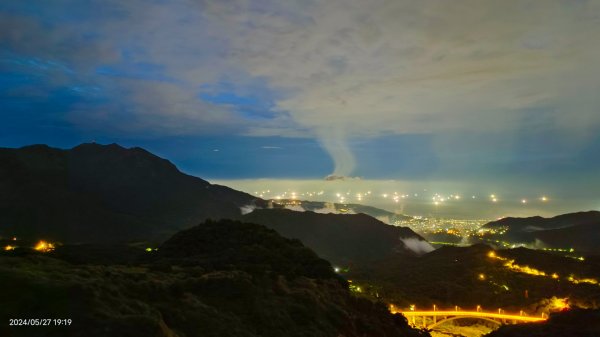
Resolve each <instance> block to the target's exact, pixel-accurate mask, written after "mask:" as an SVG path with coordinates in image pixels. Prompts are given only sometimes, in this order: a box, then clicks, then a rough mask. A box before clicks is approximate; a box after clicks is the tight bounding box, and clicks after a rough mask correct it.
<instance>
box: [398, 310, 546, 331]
mask: <svg viewBox="0 0 600 337" xmlns="http://www.w3.org/2000/svg"><path fill="white" fill-rule="evenodd" d="M391 311H392V313H399V314H402V315H404V316H405V317H406V318H407V319H408V320H409V322H412V324H413V325H417V322H419V323H420V324H419V325H420V326H421V327H428V328H434V327H435V326H437V325H440V324H442V323H444V322H446V321H451V320H455V319H460V318H480V319H484V320H486V321H492V322H494V323H496V324H498V325H501V324H516V323H529V322H542V321H545V320H546V318H545V317H535V316H523V315H511V314H505V313H493V312H484V311H456V310H454V311H451V310H448V311H437V310H436V311H433V310H432V311H412V310H411V311H399V310H391ZM417 318H418V320H417ZM428 319H430V321H431V322H430V324H428ZM438 319H439V320H438Z"/></svg>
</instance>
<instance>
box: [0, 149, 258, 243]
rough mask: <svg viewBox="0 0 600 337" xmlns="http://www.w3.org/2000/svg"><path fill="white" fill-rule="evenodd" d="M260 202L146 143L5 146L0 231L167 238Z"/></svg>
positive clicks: (97, 238) (87, 238)
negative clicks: (182, 166)
mask: <svg viewBox="0 0 600 337" xmlns="http://www.w3.org/2000/svg"><path fill="white" fill-rule="evenodd" d="M263 202H264V201H263V200H260V199H257V198H255V197H253V196H251V195H249V194H246V193H242V192H239V191H235V190H232V189H230V188H228V187H224V186H219V185H212V184H210V183H208V182H206V181H204V180H202V179H200V178H196V177H192V176H189V175H186V174H183V173H182V172H180V171H179V170H178V169H177V168H176V167H175V166H174V165H173V164H172V163H171V162H169V161H167V160H165V159H162V158H159V157H157V156H155V155H153V154H151V153H149V152H147V151H145V150H143V149H141V148H131V149H126V148H123V147H121V146H119V145H116V144H111V145H98V144H82V145H80V146H77V147H75V148H73V149H70V150H60V149H54V148H50V147H48V146H45V145H34V146H27V147H23V148H20V149H0V231H1V233H0V235H5V236H7V235H10V236H13V235H15V236H18V237H32V236H36V237H44V238H49V239H56V240H61V241H67V242H73V241H75V242H77V241H83V242H116V241H126V240H136V239H144V240H148V239H153V238H164V237H165V235H168V234H172V233H173V232H174V231H175V230H178V229H181V228H184V227H189V226H192V225H193V224H196V223H198V222H200V221H202V220H204V219H207V218H213V219H219V218H235V217H238V216H239V215H240V209H239V207H240V206H242V205H247V204H259V205H260V204H261V203H263Z"/></svg>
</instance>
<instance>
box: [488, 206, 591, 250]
mask: <svg viewBox="0 0 600 337" xmlns="http://www.w3.org/2000/svg"><path fill="white" fill-rule="evenodd" d="M484 228H489V229H500V228H504V229H506V232H505V233H504V234H503V235H501V236H498V238H500V239H502V240H505V241H511V242H525V243H533V242H535V241H541V242H538V244H542V245H546V246H549V247H552V248H563V249H565V248H566V249H570V248H573V249H575V250H576V251H581V252H584V253H594V254H598V253H600V246H598V242H600V241H599V240H600V212H598V211H589V212H578V213H569V214H563V215H559V216H555V217H553V218H543V217H539V216H536V217H530V218H504V219H501V220H498V221H493V222H490V223H488V224H486V225H484ZM507 239H508V240H507Z"/></svg>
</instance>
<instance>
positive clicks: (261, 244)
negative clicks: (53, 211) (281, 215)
mask: <svg viewBox="0 0 600 337" xmlns="http://www.w3.org/2000/svg"><path fill="white" fill-rule="evenodd" d="M64 248H66V247H59V248H57V251H56V253H55V254H49V256H40V255H41V254H36V253H30V254H29V255H23V253H21V254H16V253H15V252H14V251H13V252H0V300H1V302H2V305H1V306H0V317H36V318H37V317H40V318H44V317H61V318H68V319H71V320H72V323H71V325H69V326H54V325H50V326H38V327H31V326H12V327H11V326H9V325H8V324H3V325H1V326H0V335H2V336H18V337H20V336H34V335H35V336H40V337H44V336H71V337H80V336H85V337H105V336H106V337H108V336H124V337H125V336H129V337H142V336H143V337H146V336H155V337H177V336H181V337H183V336H187V337H195V336H198V337H200V336H202V337H217V336H219V337H220V336H232V337H255V336H256V337H257V336H261V337H280V336H288V337H304V336H311V337H338V336H346V337H362V336H371V337H400V336H402V337H419V336H422V337H426V336H429V334H428V333H426V332H422V331H419V330H414V329H411V328H410V327H409V326H408V323H407V321H406V319H405V318H404V317H403V316H401V315H398V314H396V315H392V314H390V313H389V311H388V310H387V308H386V306H385V305H383V304H382V303H377V302H372V301H370V300H368V299H365V298H362V297H358V296H355V295H353V294H352V293H351V292H350V290H349V289H348V284H347V282H346V281H345V280H343V279H341V278H340V277H339V276H337V275H336V274H335V273H334V272H333V269H332V267H331V265H330V264H329V263H328V262H327V261H325V260H322V259H321V258H319V257H318V256H317V255H316V254H315V253H314V252H312V251H311V250H309V249H308V248H305V247H304V246H303V245H302V244H301V243H300V242H298V241H297V240H290V239H285V238H283V237H281V236H280V235H279V234H277V233H276V232H275V231H273V230H271V229H267V228H265V227H264V226H260V225H254V224H247V223H241V222H237V221H231V220H221V221H218V222H215V221H207V222H206V223H203V224H201V225H199V226H197V227H193V228H191V229H188V230H185V231H183V232H179V233H177V234H175V235H174V236H173V237H172V238H171V239H169V240H167V241H166V242H165V243H164V244H162V245H161V246H160V247H159V248H158V250H156V251H154V250H152V251H150V252H144V251H143V250H141V249H140V251H139V252H138V253H137V256H138V258H137V259H133V260H131V259H130V260H129V262H128V263H127V264H117V263H114V262H113V263H105V262H103V263H101V264H96V263H94V262H85V261H84V259H85V257H86V253H87V252H90V251H89V249H87V248H86V249H84V250H82V251H81V252H80V254H79V262H78V263H77V264H72V263H66V262H65V261H63V260H61V259H60V258H61V256H64V255H62V253H60V252H59V251H60V250H62V249H64ZM113 249H114V247H113ZM69 250H70V252H69V253H68V254H67V255H71V256H73V255H75V252H76V250H77V246H73V247H70V248H69ZM93 254H94V255H95V256H94V257H93V258H92V261H98V260H104V261H107V260H108V259H98V256H99V255H101V254H102V252H101V251H99V250H96V251H95V252H94V253H93ZM107 254H108V256H112V254H113V253H112V252H110V251H109V252H107ZM19 255H21V256H19ZM130 255H135V254H134V253H130Z"/></svg>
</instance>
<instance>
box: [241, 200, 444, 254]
mask: <svg viewBox="0 0 600 337" xmlns="http://www.w3.org/2000/svg"><path fill="white" fill-rule="evenodd" d="M243 219H244V220H245V221H248V222H253V223H260V224H263V225H265V226H267V227H269V228H273V229H275V230H276V231H277V232H279V233H280V234H281V235H283V236H285V237H289V238H296V239H300V240H301V241H302V242H303V243H304V244H306V245H307V246H308V247H311V249H313V250H315V251H316V252H317V253H318V254H319V255H320V256H322V257H324V258H326V259H328V260H329V261H333V262H335V263H352V262H366V261H372V260H378V259H382V258H385V257H388V256H390V255H394V256H397V255H404V256H406V255H408V256H416V255H419V254H422V253H426V252H429V251H431V250H433V247H431V245H429V243H427V241H425V239H423V238H422V237H420V236H419V235H418V234H416V233H415V232H413V231H412V230H411V229H410V228H407V227H396V226H390V225H387V224H385V223H383V222H381V221H379V220H377V219H375V218H372V217H370V216H368V215H365V214H320V213H314V212H310V211H306V212H296V211H291V210H287V209H257V210H255V211H253V212H252V213H249V214H246V215H244V216H243Z"/></svg>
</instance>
